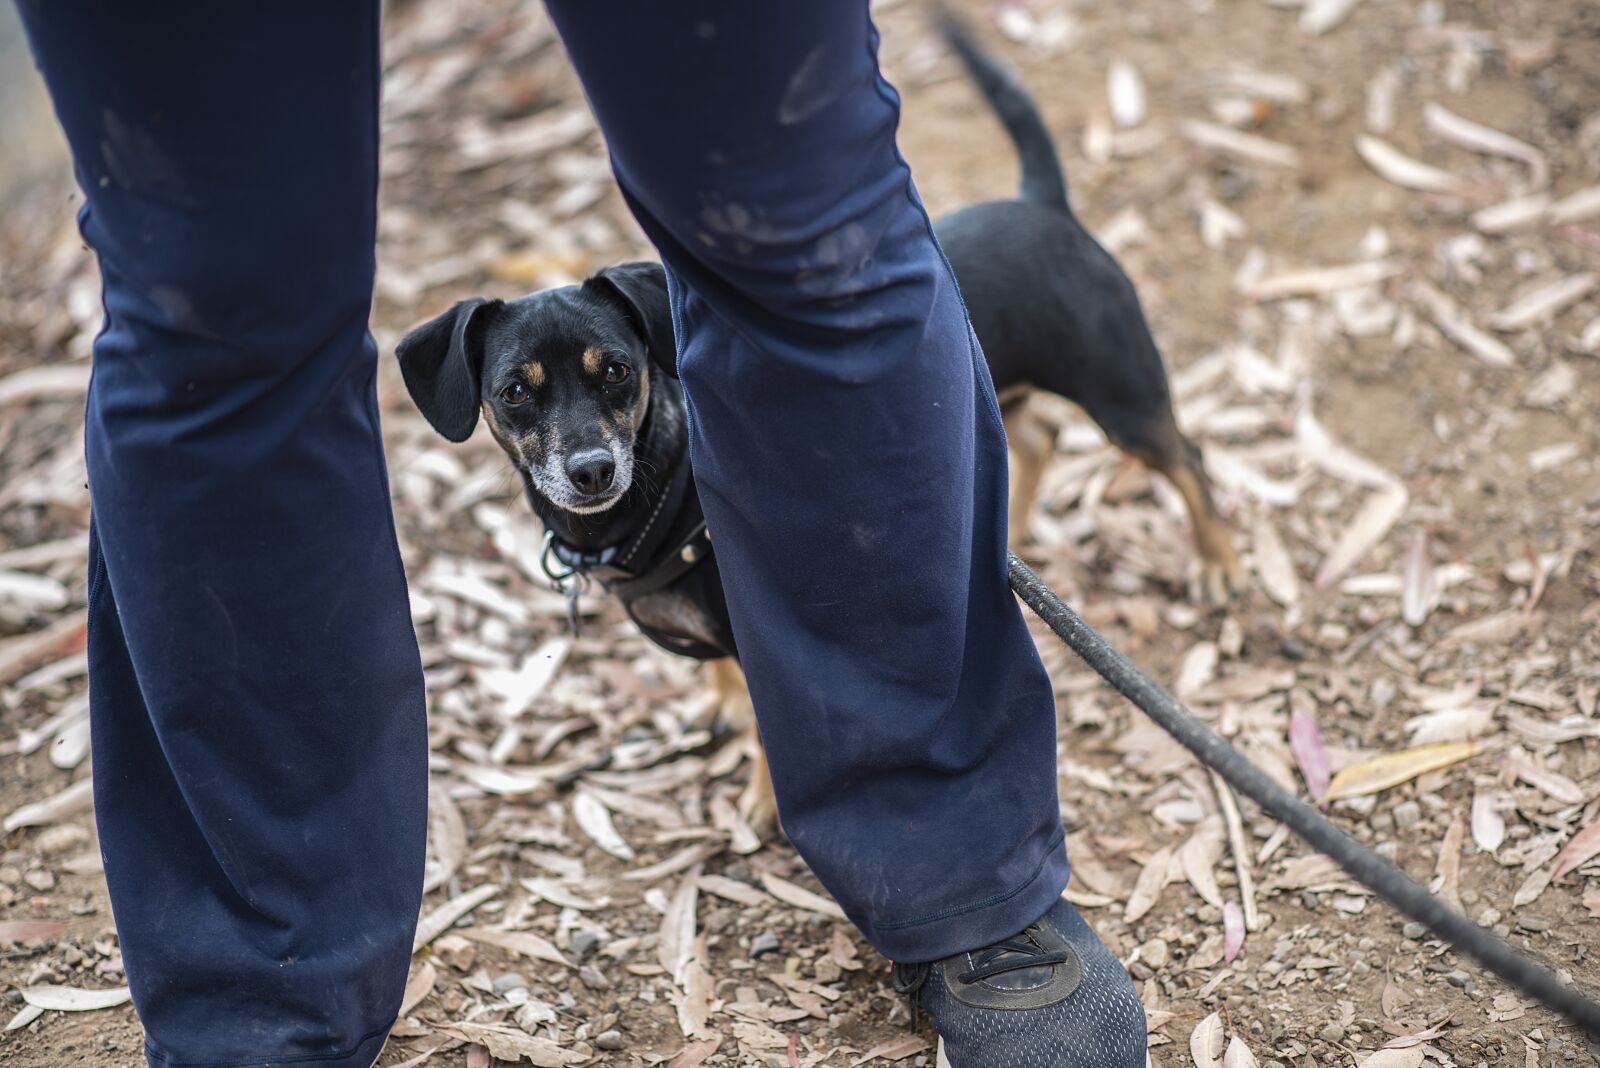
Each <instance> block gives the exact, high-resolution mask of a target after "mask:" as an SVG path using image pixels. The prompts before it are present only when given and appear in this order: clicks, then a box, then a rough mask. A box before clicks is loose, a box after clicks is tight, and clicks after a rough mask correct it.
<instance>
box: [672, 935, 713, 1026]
mask: <svg viewBox="0 0 1600 1068" xmlns="http://www.w3.org/2000/svg"><path fill="white" fill-rule="evenodd" d="M682 987H683V995H682V997H680V998H677V999H676V1000H677V1003H678V1029H679V1030H680V1031H682V1032H683V1037H684V1038H693V1037H694V1036H695V1035H698V1034H702V1033H704V1031H705V1029H706V1026H707V1024H708V1023H709V1021H710V1019H711V997H712V994H713V993H714V992H715V989H716V988H715V983H714V982H713V980H712V978H711V973H710V972H709V971H707V970H706V966H705V964H704V963H703V962H702V960H701V958H700V955H699V953H698V952H697V953H696V954H695V955H694V956H691V957H690V958H689V961H688V963H687V964H685V965H684V966H683V983H682Z"/></svg>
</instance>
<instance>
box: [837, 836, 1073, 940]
mask: <svg viewBox="0 0 1600 1068" xmlns="http://www.w3.org/2000/svg"><path fill="white" fill-rule="evenodd" d="M1067 875H1068V867H1067V845H1066V836H1065V834H1064V833H1059V832H1058V833H1057V834H1056V836H1055V838H1054V839H1053V840H1051V842H1050V844H1049V846H1048V847H1046V849H1045V851H1044V854H1043V855H1042V856H1041V857H1040V858H1039V862H1038V865H1037V867H1035V868H1034V870H1033V874H1032V875H1030V876H1029V877H1028V878H1026V879H1024V880H1023V881H1022V882H1020V883H1018V884H1017V885H1016V886H1014V887H1011V888H1010V889H1008V890H1005V891H1003V892H1001V893H999V894H996V895H994V896H992V897H988V898H985V899H983V900H982V901H978V902H975V903H974V904H971V905H967V906H963V907H959V908H955V909H946V910H944V911H942V912H939V913H936V914H934V915H931V916H925V917H922V918H920V919H912V920H896V921H890V922H880V923H871V922H867V923H862V924H861V930H862V933H863V934H865V935H866V936H867V940H868V941H869V942H871V943H872V944H873V945H874V946H875V947H877V949H878V951H879V952H881V953H882V954H883V955H884V956H886V957H888V958H889V959H891V960H896V961H907V962H915V961H930V960H941V959H943V958H945V957H949V956H952V955H954V954H956V953H962V952H965V951H966V950H969V949H977V948H979V947H981V946H987V945H991V944H993V943H995V942H998V941H1000V940H1001V939H1004V938H1010V937H1011V936H1012V935H1014V934H1016V933H1017V932H1018V931H1021V930H1022V929H1023V928H1024V927H1026V926H1028V924H1030V923H1032V922H1033V921H1034V920H1037V919H1038V918H1039V917H1040V916H1043V915H1044V914H1045V913H1046V912H1049V911H1050V908H1051V906H1053V905H1054V904H1055V903H1056V899H1057V898H1059V897H1060V896H1061V891H1062V890H1064V889H1065V888H1066V885H1067Z"/></svg>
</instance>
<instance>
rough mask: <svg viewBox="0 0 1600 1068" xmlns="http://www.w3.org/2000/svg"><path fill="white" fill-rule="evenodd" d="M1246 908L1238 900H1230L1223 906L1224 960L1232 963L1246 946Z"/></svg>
mask: <svg viewBox="0 0 1600 1068" xmlns="http://www.w3.org/2000/svg"><path fill="white" fill-rule="evenodd" d="M1244 939H1245V925H1244V909H1242V908H1240V907H1239V903H1238V902H1237V901H1233V900H1231V899H1230V900H1229V901H1228V902H1227V903H1225V904H1224V905H1223V906H1222V962H1223V963H1224V964H1232V963H1233V960H1234V958H1235V957H1237V956H1238V955H1239V951H1240V950H1241V949H1243V948H1244Z"/></svg>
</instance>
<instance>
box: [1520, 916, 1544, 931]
mask: <svg viewBox="0 0 1600 1068" xmlns="http://www.w3.org/2000/svg"><path fill="white" fill-rule="evenodd" d="M1517 927H1518V929H1520V930H1523V931H1533V932H1538V931H1544V930H1548V929H1549V927H1550V921H1549V920H1541V919H1540V918H1539V917H1537V916H1523V917H1521V918H1519V919H1518V920H1517Z"/></svg>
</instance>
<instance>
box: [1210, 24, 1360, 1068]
mask: <svg viewBox="0 0 1600 1068" xmlns="http://www.w3.org/2000/svg"><path fill="white" fill-rule="evenodd" d="M1360 2H1361V0H1307V3H1306V5H1305V6H1304V7H1302V8H1301V9H1300V32H1301V33H1309V34H1311V35H1312V36H1317V35H1318V34H1324V33H1327V32H1328V31H1329V30H1331V29H1333V28H1335V27H1336V26H1338V25H1339V24H1340V23H1342V22H1344V20H1345V19H1347V18H1349V17H1350V12H1352V11H1354V10H1355V9H1356V5H1357V4H1359V3H1360ZM1251 1063H1252V1064H1254V1063H1255V1061H1254V1059H1253V1058H1252V1060H1251ZM1230 1068H1231V1066H1230Z"/></svg>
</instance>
